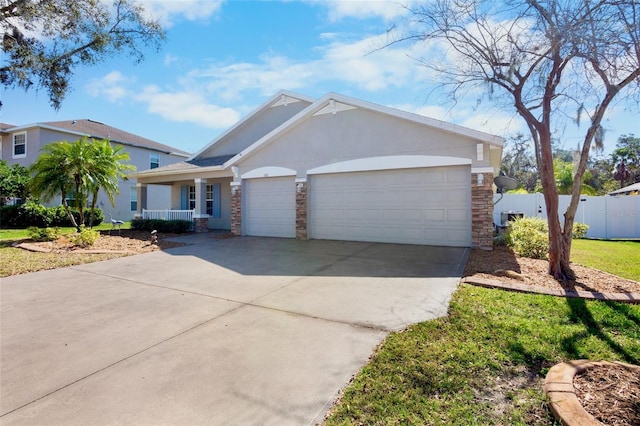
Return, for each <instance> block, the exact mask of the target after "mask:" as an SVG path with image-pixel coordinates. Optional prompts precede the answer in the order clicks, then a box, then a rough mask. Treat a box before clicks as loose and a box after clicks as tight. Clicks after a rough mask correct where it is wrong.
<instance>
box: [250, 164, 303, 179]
mask: <svg viewBox="0 0 640 426" xmlns="http://www.w3.org/2000/svg"><path fill="white" fill-rule="evenodd" d="M295 175H296V171H295V170H293V169H288V168H286V167H278V166H269V167H258V168H257V169H253V170H250V171H248V172H247V173H244V174H243V175H242V176H241V178H242V179H256V178H269V177H283V176H295Z"/></svg>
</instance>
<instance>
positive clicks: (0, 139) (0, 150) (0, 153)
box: [0, 136, 2, 160]
mask: <svg viewBox="0 0 640 426" xmlns="http://www.w3.org/2000/svg"><path fill="white" fill-rule="evenodd" d="M0 160H2V136H0Z"/></svg>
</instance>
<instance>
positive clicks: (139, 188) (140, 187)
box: [134, 182, 147, 219]
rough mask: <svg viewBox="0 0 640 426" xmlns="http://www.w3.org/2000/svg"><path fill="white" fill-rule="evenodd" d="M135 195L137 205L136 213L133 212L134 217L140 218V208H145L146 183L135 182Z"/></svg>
mask: <svg viewBox="0 0 640 426" xmlns="http://www.w3.org/2000/svg"><path fill="white" fill-rule="evenodd" d="M136 197H137V199H138V200H137V201H138V202H137V207H136V213H135V214H134V218H136V219H142V210H143V209H146V208H147V184H146V183H140V182H138V183H136Z"/></svg>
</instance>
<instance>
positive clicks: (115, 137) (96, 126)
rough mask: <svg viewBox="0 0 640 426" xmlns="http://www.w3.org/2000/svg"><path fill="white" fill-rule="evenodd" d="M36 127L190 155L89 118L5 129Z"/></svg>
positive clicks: (180, 154)
mask: <svg viewBox="0 0 640 426" xmlns="http://www.w3.org/2000/svg"><path fill="white" fill-rule="evenodd" d="M34 127H40V128H43V129H48V130H54V131H59V132H64V133H69V134H74V135H78V136H88V137H90V138H93V139H108V140H110V141H111V142H115V143H119V144H122V145H128V146H135V147H140V148H146V149H150V150H153V151H159V152H163V153H165V154H174V155H179V156H183V157H188V156H189V155H190V153H188V152H187V151H183V150H181V149H176V148H173V147H171V146H169V145H165V144H162V143H159V142H156V141H153V140H151V139H147V138H144V137H142V136H138V135H135V134H133V133H129V132H127V131H124V130H121V129H118V128H116V127H112V126H109V125H106V124H104V123H101V122H99V121H94V120H89V119H80V120H66V121H49V122H44V123H34V124H27V125H24V126H18V127H12V128H8V129H5V131H12V132H14V131H19V130H26V129H30V128H34Z"/></svg>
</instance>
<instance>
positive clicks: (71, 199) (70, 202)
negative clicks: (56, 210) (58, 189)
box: [65, 191, 76, 207]
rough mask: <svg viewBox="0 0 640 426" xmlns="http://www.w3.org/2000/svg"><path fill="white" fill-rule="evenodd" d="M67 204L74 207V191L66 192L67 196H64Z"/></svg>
mask: <svg viewBox="0 0 640 426" xmlns="http://www.w3.org/2000/svg"><path fill="white" fill-rule="evenodd" d="M65 201H66V203H67V205H69V206H71V207H75V205H76V191H69V192H67V197H66V198H65Z"/></svg>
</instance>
